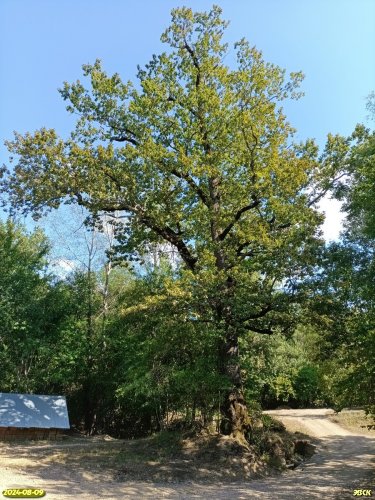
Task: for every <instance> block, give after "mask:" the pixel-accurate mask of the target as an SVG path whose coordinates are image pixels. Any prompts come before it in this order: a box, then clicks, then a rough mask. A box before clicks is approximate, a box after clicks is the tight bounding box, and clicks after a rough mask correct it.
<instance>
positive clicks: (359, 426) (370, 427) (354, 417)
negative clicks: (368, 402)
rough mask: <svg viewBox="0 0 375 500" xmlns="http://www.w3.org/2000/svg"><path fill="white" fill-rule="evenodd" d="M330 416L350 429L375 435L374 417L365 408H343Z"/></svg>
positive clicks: (335, 421) (333, 420)
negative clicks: (367, 413)
mask: <svg viewBox="0 0 375 500" xmlns="http://www.w3.org/2000/svg"><path fill="white" fill-rule="evenodd" d="M328 418H329V419H330V420H331V421H332V422H334V423H335V424H339V425H341V426H342V427H344V429H347V430H348V431H351V432H358V433H360V434H365V435H368V436H375V427H374V423H375V422H374V419H372V418H371V417H369V416H368V415H366V413H365V412H364V410H341V411H340V412H339V413H334V414H332V415H329V416H328Z"/></svg>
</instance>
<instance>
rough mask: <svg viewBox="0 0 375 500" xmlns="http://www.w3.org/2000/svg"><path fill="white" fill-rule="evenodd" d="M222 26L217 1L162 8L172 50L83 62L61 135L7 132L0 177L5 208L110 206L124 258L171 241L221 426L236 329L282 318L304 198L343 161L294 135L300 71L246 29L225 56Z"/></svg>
mask: <svg viewBox="0 0 375 500" xmlns="http://www.w3.org/2000/svg"><path fill="white" fill-rule="evenodd" d="M226 27H227V22H225V21H224V20H222V18H221V9H220V8H219V7H214V8H213V9H212V10H211V11H210V12H203V13H200V12H193V11H192V10H191V9H188V8H180V9H175V10H173V11H172V22H171V25H170V27H169V28H168V29H167V30H166V31H165V32H164V33H163V35H162V37H161V40H162V41H163V42H164V43H165V44H167V46H168V50H167V51H166V52H163V53H162V54H160V55H154V56H153V57H152V59H151V61H150V62H149V63H148V64H147V65H146V66H145V68H138V74H137V80H136V82H135V83H132V82H131V81H127V82H123V81H122V80H121V78H120V76H119V75H118V74H114V75H112V76H110V75H107V74H106V72H105V71H104V69H103V68H102V65H101V63H100V61H96V62H95V63H94V64H92V65H90V64H88V65H84V66H83V72H84V78H85V82H84V83H81V82H80V81H77V82H75V83H73V84H69V83H65V84H64V86H63V88H62V89H61V91H60V92H61V95H62V97H63V99H64V100H65V101H67V103H68V105H67V110H68V111H69V112H71V113H73V114H75V115H77V116H78V120H77V124H76V128H75V130H74V131H73V132H72V134H71V136H70V138H68V139H62V138H59V137H58V135H57V133H56V132H55V131H54V130H47V129H41V130H39V131H37V132H35V133H33V134H31V133H27V134H25V135H20V134H16V136H15V139H14V140H13V141H10V142H8V148H9V151H10V152H11V153H12V154H13V155H14V162H15V166H14V169H13V170H7V169H4V170H3V176H2V184H1V185H2V191H3V192H6V193H7V196H8V197H9V202H10V204H11V206H12V207H13V209H14V210H21V212H23V213H32V214H33V215H34V217H40V216H41V215H42V214H43V213H45V212H46V210H49V209H52V208H57V207H58V206H60V204H62V203H78V204H80V205H82V206H84V207H85V208H87V209H88V210H89V212H90V214H91V216H92V221H93V223H95V221H96V222H98V221H99V222H100V216H101V215H102V214H107V215H111V214H112V215H113V223H114V227H115V228H116V237H117V241H118V247H117V250H118V252H119V254H120V255H121V256H122V257H123V258H126V257H127V258H133V257H134V256H135V257H137V256H139V255H141V254H142V252H144V251H145V249H147V248H148V245H150V244H158V243H162V242H168V243H169V244H170V245H172V246H173V247H174V248H175V249H176V251H177V252H178V253H179V256H180V259H181V263H182V265H181V266H180V267H179V269H178V270H177V272H176V273H175V274H174V276H173V277H172V278H171V279H170V280H169V282H166V284H165V287H167V289H168V290H169V293H167V297H169V299H168V300H170V302H171V304H172V305H173V306H177V307H178V308H179V310H180V311H183V312H184V318H185V321H188V322H191V323H192V324H194V325H202V328H201V335H202V337H204V338H208V337H207V336H210V338H212V339H213V340H210V342H209V343H208V345H210V346H211V347H210V349H211V353H212V356H213V358H214V359H215V360H216V361H215V363H213V365H212V366H215V364H216V368H213V369H214V370H216V372H217V375H219V379H220V380H222V381H221V382H220V384H222V385H221V389H222V394H224V396H223V401H222V406H221V409H222V414H223V425H222V429H223V431H224V432H231V433H234V434H238V435H240V434H241V433H243V432H244V430H245V429H246V426H248V415H247V410H246V402H245V400H244V397H243V379H244V376H245V373H244V370H243V369H242V367H241V361H240V355H239V339H243V344H242V346H243V347H241V348H243V349H245V350H246V348H247V347H246V346H247V345H248V346H250V343H247V342H246V339H247V338H248V335H249V332H256V333H261V334H262V333H264V334H271V333H272V332H273V331H274V330H275V328H276V329H277V328H287V327H288V325H290V324H292V323H293V311H294V309H293V307H294V304H295V302H296V301H297V300H298V293H297V290H298V285H299V283H300V282H301V281H302V280H303V279H304V278H305V277H306V276H307V275H308V274H309V273H311V272H312V270H313V268H314V266H315V263H316V259H315V257H316V252H317V249H318V247H319V245H320V244H321V239H320V232H319V225H320V224H321V222H322V215H321V214H320V213H319V212H318V211H317V209H316V204H317V203H318V201H319V200H320V199H321V198H322V197H323V196H324V195H325V194H326V193H327V192H328V190H329V189H331V188H332V187H333V186H334V185H335V183H336V182H337V179H338V178H339V177H340V176H341V175H342V174H341V167H342V164H341V162H340V161H338V159H337V158H338V154H337V151H340V149H339V148H338V141H339V139H338V138H335V137H333V136H330V137H329V140H328V143H327V146H326V150H325V152H324V153H323V155H322V156H321V157H318V148H317V146H316V145H315V143H314V142H313V141H312V140H308V141H306V142H305V143H304V144H296V143H295V142H293V133H294V130H293V128H292V127H291V125H290V124H289V123H288V121H287V119H286V117H285V115H284V113H283V109H282V102H283V101H284V100H286V99H289V98H290V99H296V98H298V97H300V95H301V93H300V91H299V85H300V83H301V81H302V78H303V75H302V74H301V73H300V72H296V73H291V74H290V75H289V76H287V75H286V73H285V71H284V70H283V69H281V68H279V67H278V66H276V65H273V64H270V63H268V62H266V61H264V59H263V57H262V53H261V52H260V51H259V50H257V49H256V48H255V47H252V46H251V45H250V44H249V43H248V42H247V41H246V40H244V39H242V40H240V41H238V42H237V43H236V44H235V46H234V51H235V54H236V62H235V63H233V64H232V65H226V64H225V62H224V61H225V58H226V57H227V56H228V55H229V46H228V44H226V43H224V41H223V36H224V33H225V29H226ZM159 300H160V299H159ZM194 328H196V326H194ZM186 335H189V332H188V331H187V333H186ZM201 347H202V346H199V344H198V345H196V352H195V356H197V357H199V349H200V348H201ZM206 347H207V344H205V347H204V349H206ZM193 356H194V354H193ZM224 381H225V382H224Z"/></svg>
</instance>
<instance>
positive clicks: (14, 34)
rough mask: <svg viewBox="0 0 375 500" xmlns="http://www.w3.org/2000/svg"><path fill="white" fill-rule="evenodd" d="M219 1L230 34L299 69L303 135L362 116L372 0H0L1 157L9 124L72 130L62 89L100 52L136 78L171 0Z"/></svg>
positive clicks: (190, 1)
mask: <svg viewBox="0 0 375 500" xmlns="http://www.w3.org/2000/svg"><path fill="white" fill-rule="evenodd" d="M212 3H217V4H218V5H220V6H221V7H222V8H223V16H224V18H226V19H228V20H229V21H230V26H229V28H228V30H227V36H226V38H227V41H228V42H230V43H232V42H234V41H235V40H238V39H240V38H242V37H246V38H247V39H248V40H249V41H250V43H251V44H252V45H256V46H257V47H258V48H259V49H261V50H262V51H263V54H264V57H265V59H266V60H268V61H270V62H273V63H276V64H278V65H280V66H282V67H284V68H286V70H287V71H298V70H302V71H303V72H304V73H305V75H306V78H305V81H304V83H303V90H304V92H305V97H304V98H302V99H301V100H300V101H297V102H292V103H291V104H288V105H287V106H286V111H287V115H288V117H289V119H290V121H291V123H292V124H293V126H295V127H296V128H297V130H298V134H297V139H304V138H306V137H315V138H316V139H317V141H318V143H319V144H321V145H322V144H323V143H324V138H325V136H326V134H327V133H328V132H332V133H341V134H349V133H350V132H351V131H352V130H353V128H354V126H355V124H356V123H358V122H366V115H367V112H366V107H365V105H366V96H367V95H368V94H369V93H370V92H371V91H372V90H375V64H374V59H375V58H374V55H375V22H374V20H375V1H374V0H305V1H301V0H231V1H229V0H222V1H217V2H211V1H206V0H199V1H198V0H184V1H183V2H180V1H179V0H138V1H137V2H136V1H135V0H132V1H131V0H105V1H104V0H1V2H0V20H1V21H0V22H1V25H0V71H1V75H2V78H1V79H0V99H1V114H0V140H1V145H0V163H4V162H5V163H6V161H7V156H8V155H7V152H6V149H5V147H4V146H3V144H2V143H3V141H4V140H5V139H9V138H11V137H12V131H13V130H17V131H19V132H21V133H23V132H26V131H33V130H35V129H38V128H40V127H42V126H46V127H53V128H56V130H57V131H58V132H59V133H60V134H62V135H67V133H68V132H69V130H70V129H71V127H72V123H73V122H72V117H71V116H69V115H68V114H67V113H66V111H65V105H64V102H63V101H62V99H61V97H60V94H59V93H58V92H57V89H58V88H59V87H61V86H62V83H63V81H69V82H71V81H73V80H76V79H77V78H80V77H81V75H82V73H81V65H82V64H84V63H88V62H94V60H95V59H96V58H100V59H102V61H103V66H104V68H105V69H106V70H107V71H108V72H110V73H111V72H118V73H120V75H121V76H122V77H123V78H124V79H126V80H127V79H133V77H134V76H135V73H136V66H137V64H141V65H143V64H145V63H146V62H147V61H148V60H149V59H150V56H151V55H152V54H153V53H158V52H160V51H161V50H163V45H162V44H161V43H160V41H159V38H160V34H161V33H162V31H163V30H164V29H165V28H166V27H167V26H168V24H169V21H170V11H171V9H172V8H174V7H177V6H181V5H186V6H189V7H192V8H193V9H194V10H208V9H209V8H210V7H211V6H212Z"/></svg>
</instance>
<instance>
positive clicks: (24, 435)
mask: <svg viewBox="0 0 375 500" xmlns="http://www.w3.org/2000/svg"><path fill="white" fill-rule="evenodd" d="M62 436H63V430H62V429H39V428H30V429H27V428H19V427H0V441H18V440H21V439H30V440H34V439H48V440H55V439H61V438H62Z"/></svg>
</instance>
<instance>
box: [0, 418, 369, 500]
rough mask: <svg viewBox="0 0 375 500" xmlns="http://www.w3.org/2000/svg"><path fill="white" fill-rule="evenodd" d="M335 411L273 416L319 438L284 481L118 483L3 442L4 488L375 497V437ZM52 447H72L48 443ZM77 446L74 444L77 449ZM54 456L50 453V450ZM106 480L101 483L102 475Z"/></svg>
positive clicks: (65, 493) (50, 495) (58, 497)
mask: <svg viewBox="0 0 375 500" xmlns="http://www.w3.org/2000/svg"><path fill="white" fill-rule="evenodd" d="M329 412H330V410H321V409H319V410H279V411H272V412H270V414H272V415H273V416H275V417H276V418H279V419H280V420H282V421H284V423H286V425H288V422H294V423H296V422H297V423H299V424H302V425H303V426H304V427H305V428H306V429H308V430H309V432H310V433H311V435H312V436H315V437H316V438H319V443H318V449H317V453H316V454H315V455H314V456H313V457H312V458H311V459H310V460H309V461H308V462H306V463H305V464H303V465H302V466H300V467H299V468H297V469H295V470H294V471H288V472H285V473H283V474H282V475H280V476H278V477H272V478H268V479H262V480H257V481H252V482H249V483H233V484H227V483H226V484H218V483H215V484H207V483H204V484H196V483H179V484H153V483H144V482H143V483H142V482H126V483H118V482H116V481H115V480H113V479H111V478H110V477H108V480H105V481H103V479H102V475H98V476H97V475H96V474H94V473H93V472H92V470H90V471H85V468H84V467H76V468H74V469H72V468H71V467H67V466H66V465H64V464H63V463H54V462H53V461H51V462H49V463H48V464H46V463H45V461H43V462H42V461H40V460H38V452H35V445H31V444H27V445H25V443H24V444H17V445H15V444H12V445H5V444H0V490H1V491H2V490H3V489H5V488H9V487H12V486H17V487H20V486H22V487H23V486H27V485H31V486H34V487H38V488H43V489H45V490H46V491H47V495H46V499H47V500H65V499H67V500H69V499H73V498H74V499H80V500H88V499H91V500H96V499H105V500H120V499H135V498H137V499H143V498H153V499H159V498H160V499H161V498H173V499H190V498H205V499H207V498H209V499H211V498H212V499H214V498H215V499H233V500H240V499H249V498H250V499H251V498H256V499H257V498H261V499H285V500H287V499H290V498H294V499H295V500H300V499H301V500H302V499H318V498H319V499H320V498H329V499H346V498H354V497H353V489H372V490H373V492H372V495H373V496H375V482H374V478H375V474H374V459H375V438H373V437H369V436H365V435H360V434H354V433H351V432H348V431H346V430H345V429H343V428H342V427H340V426H338V425H337V424H334V423H333V422H331V421H329V420H328V418H327V414H328V413H329ZM43 446H44V448H43V447H40V449H44V453H46V448H45V447H47V448H48V447H50V448H51V453H52V452H55V451H56V447H59V446H60V447H63V446H69V445H68V444H64V443H62V444H46V445H43ZM72 446H74V444H73V445H72ZM47 452H48V450H47ZM99 476H100V478H101V479H100V480H99V479H98V477H99Z"/></svg>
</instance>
